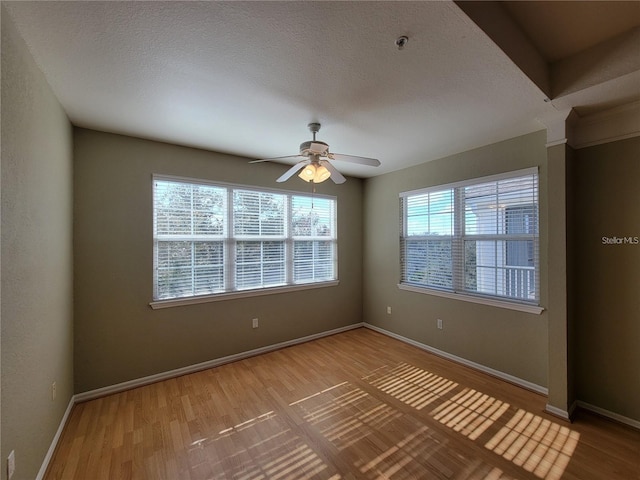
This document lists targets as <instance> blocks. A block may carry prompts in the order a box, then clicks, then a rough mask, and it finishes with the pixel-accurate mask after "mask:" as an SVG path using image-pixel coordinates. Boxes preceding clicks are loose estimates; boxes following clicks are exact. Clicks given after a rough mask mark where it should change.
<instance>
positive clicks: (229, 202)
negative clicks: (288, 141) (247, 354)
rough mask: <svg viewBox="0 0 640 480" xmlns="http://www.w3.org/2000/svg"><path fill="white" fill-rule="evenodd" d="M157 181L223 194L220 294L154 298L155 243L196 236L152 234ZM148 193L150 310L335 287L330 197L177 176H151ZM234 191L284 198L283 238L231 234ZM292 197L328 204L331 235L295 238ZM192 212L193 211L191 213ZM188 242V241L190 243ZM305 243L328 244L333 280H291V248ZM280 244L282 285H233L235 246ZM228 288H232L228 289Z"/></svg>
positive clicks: (334, 218)
mask: <svg viewBox="0 0 640 480" xmlns="http://www.w3.org/2000/svg"><path fill="white" fill-rule="evenodd" d="M157 181H161V182H162V181H168V182H178V183H185V184H190V185H204V186H209V187H217V188H222V189H224V190H225V193H224V194H225V196H226V197H225V210H226V212H225V215H224V224H223V233H222V235H219V236H218V237H220V238H219V239H218V240H217V241H222V242H223V254H222V255H223V261H222V264H223V269H224V271H223V277H224V280H223V285H224V288H225V289H224V290H223V291H220V292H217V293H206V294H202V295H191V296H182V297H171V298H158V293H157V288H158V283H157V282H158V276H157V275H158V260H157V244H158V239H159V238H162V240H165V241H166V240H167V239H168V238H171V239H172V240H175V239H176V238H175V237H180V239H184V240H186V241H194V242H195V241H197V240H198V239H199V238H200V236H199V235H196V234H190V235H189V234H185V235H175V237H173V236H171V235H167V234H164V235H158V234H157V232H156V198H155V195H156V186H155V183H156V182H157ZM151 190H152V205H151V209H152V223H153V225H152V239H153V249H152V256H153V266H152V286H153V296H152V301H151V302H150V303H149V305H150V306H151V308H153V309H159V308H167V307H174V306H181V305H192V304H199V303H208V302H215V301H221V300H229V299H238V298H246V297H254V296H261V295H272V294H278V293H285V292H293V291H299V290H307V289H314V288H324V287H332V286H336V285H338V284H339V279H338V231H337V228H338V220H337V216H338V198H337V197H336V196H334V195H326V194H317V193H315V192H314V193H306V192H299V191H292V190H281V189H274V188H268V187H260V186H253V185H241V184H235V183H227V182H217V181H209V180H205V179H196V178H189V177H180V176H172V175H161V174H153V175H152V178H151ZM238 191H246V192H256V193H264V194H275V195H282V196H284V235H266V236H265V235H262V234H259V235H257V236H255V235H242V234H239V235H236V234H235V232H234V211H233V210H234V196H235V195H234V194H235V192H238ZM294 197H303V198H308V199H309V200H316V199H322V200H329V201H330V202H332V203H331V204H330V210H331V212H330V217H331V220H330V221H331V222H332V225H331V235H325V236H299V235H296V236H294V235H293V228H292V227H293V225H292V214H293V212H292V203H293V198H294ZM191 212H193V210H191ZM212 237H214V236H213V235H212V236H211V237H210V238H209V239H210V240H211V241H214V240H213V238H212ZM190 239H191V240H190ZM300 240H303V241H304V240H306V241H314V240H322V241H329V242H331V244H332V252H331V253H332V257H331V265H332V267H331V268H332V270H333V279H329V280H315V281H313V280H312V281H305V282H298V283H296V282H294V278H293V268H294V267H293V263H294V244H295V242H296V241H300ZM247 241H249V242H253V241H257V242H263V241H266V242H271V241H277V242H283V249H284V251H285V253H284V256H285V260H284V270H285V271H284V277H285V281H284V282H283V283H282V284H278V285H273V286H263V287H251V288H238V287H237V285H236V278H235V276H236V271H235V270H236V268H235V267H234V265H235V264H236V248H237V245H238V244H239V243H241V242H247ZM194 261H195V260H192V264H191V265H192V267H191V268H192V269H193V268H194V263H193V262H194ZM230 286H232V287H233V288H229V287H230Z"/></svg>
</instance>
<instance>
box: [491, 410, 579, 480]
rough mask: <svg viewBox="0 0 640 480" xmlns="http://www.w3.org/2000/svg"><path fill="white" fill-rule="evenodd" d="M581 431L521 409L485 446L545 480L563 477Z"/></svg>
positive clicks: (555, 479)
mask: <svg viewBox="0 0 640 480" xmlns="http://www.w3.org/2000/svg"><path fill="white" fill-rule="evenodd" d="M579 439H580V434H579V433H578V432H574V431H572V430H571V429H569V428H567V427H564V426H561V425H558V424H556V423H553V422H551V421H550V420H546V419H544V418H542V417H539V416H537V415H534V414H533V413H531V412H527V411H526V410H522V409H520V410H518V411H517V412H516V413H515V415H514V416H513V417H512V418H511V419H510V420H509V422H508V423H507V424H505V425H504V426H503V427H502V428H501V429H500V431H499V432H498V433H497V434H496V435H495V436H494V437H493V438H492V439H491V440H489V441H488V442H487V443H486V444H485V447H486V448H487V449H489V450H491V451H493V452H495V453H497V454H498V455H501V456H502V457H504V458H506V459H507V460H509V461H511V462H513V463H514V464H516V465H518V466H519V467H522V468H523V469H525V470H526V471H527V472H531V473H533V474H534V475H535V476H536V477H538V478H542V479H545V480H557V479H560V478H561V477H562V474H563V473H564V470H565V468H566V467H567V465H568V463H569V461H570V460H571V456H572V455H573V452H574V451H575V449H576V446H577V445H578V441H579Z"/></svg>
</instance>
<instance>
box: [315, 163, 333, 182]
mask: <svg viewBox="0 0 640 480" xmlns="http://www.w3.org/2000/svg"><path fill="white" fill-rule="evenodd" d="M330 176H331V172H330V171H329V170H328V169H327V167H325V166H324V165H320V166H319V167H317V168H316V174H315V175H314V176H313V183H322V182H324V181H325V180H326V179H328V178H329V177H330Z"/></svg>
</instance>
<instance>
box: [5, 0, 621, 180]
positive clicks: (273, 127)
mask: <svg viewBox="0 0 640 480" xmlns="http://www.w3.org/2000/svg"><path fill="white" fill-rule="evenodd" d="M3 4H4V5H6V11H8V12H9V14H10V16H11V18H12V19H13V20H14V22H15V23H16V25H17V27H18V30H19V32H20V33H21V35H22V36H23V37H24V39H25V41H26V43H27V45H28V47H29V49H30V50H31V52H32V54H33V56H34V58H35V60H36V62H37V63H38V65H39V66H40V68H41V69H42V70H43V72H44V74H45V76H46V78H47V79H48V81H49V83H50V85H51V87H52V88H53V90H54V92H55V94H56V95H57V97H58V98H59V100H60V102H61V104H62V105H63V107H64V108H65V110H66V112H67V114H68V116H69V118H70V120H71V121H72V122H73V124H74V125H78V126H82V127H88V128H94V129H97V130H103V131H108V132H115V133H123V134H128V135H134V136H139V137H143V138H150V139H157V140H162V141H166V142H171V143H176V144H182V145H188V146H194V147H199V148H205V149H209V150H216V151H221V152H227V153H233V154H238V155H241V156H244V157H249V158H265V157H276V156H282V155H293V154H296V153H297V150H298V145H299V144H300V143H301V142H302V141H304V140H308V139H310V134H309V132H308V130H307V124H308V123H309V122H312V121H317V122H321V123H322V130H321V131H320V133H319V135H318V139H320V140H323V141H326V142H327V143H329V144H330V145H331V148H332V151H334V152H338V153H345V154H351V155H362V156H367V157H375V158H378V159H380V161H381V162H382V165H381V166H380V167H378V168H372V167H365V166H357V165H351V164H346V163H342V162H335V163H336V167H337V168H338V169H339V170H341V171H342V172H344V173H345V174H348V175H355V176H361V177H368V176H373V175H377V174H381V173H385V172H389V171H393V170H397V169H400V168H404V167H406V166H410V165H415V164H418V163H422V162H425V161H428V160H433V159H435V158H440V157H443V156H446V155H450V154H453V153H456V152H460V151H464V150H468V149H470V148H474V147H478V146H481V145H486V144H489V143H492V142H496V141H500V140H504V139H507V138H511V137H513V136H517V135H521V134H524V133H528V132H532V131H535V130H539V129H542V128H543V125H542V124H540V123H539V122H538V121H537V119H538V118H544V117H548V116H549V115H550V114H551V113H552V112H553V111H554V108H555V107H554V105H553V104H552V103H546V102H545V101H544V99H545V97H546V96H547V95H546V94H545V93H544V92H543V91H541V90H540V88H538V87H537V86H536V84H535V83H534V82H532V81H531V80H530V79H529V78H528V77H527V76H526V75H525V74H524V73H523V72H522V71H521V70H520V69H519V68H518V66H517V65H516V64H515V63H514V61H513V60H511V59H510V58H509V57H508V56H507V55H505V53H504V52H503V51H502V50H501V49H500V48H499V47H498V45H496V43H495V42H494V40H492V39H491V38H489V36H487V35H486V34H485V33H484V32H483V31H482V30H481V29H480V28H479V27H478V26H477V25H476V24H475V23H474V22H473V21H472V20H471V19H470V18H469V17H468V16H467V15H466V14H465V13H463V11H462V10H461V9H460V8H459V7H458V6H457V5H456V4H455V3H452V2H448V1H441V2H240V1H238V2H3ZM400 35H407V36H408V37H409V43H408V45H407V46H406V48H405V49H404V50H402V51H399V50H398V49H397V48H396V46H395V40H396V38H397V37H398V36H400ZM631 88H632V89H633V85H632V86H631ZM627 93H628V92H627ZM581 101H582V102H584V101H586V102H591V101H593V100H592V99H589V98H587V100H584V99H583V98H581ZM565 103H566V102H565ZM565 106H566V105H563V107H565ZM176 161H179V159H176Z"/></svg>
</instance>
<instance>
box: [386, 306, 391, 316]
mask: <svg viewBox="0 0 640 480" xmlns="http://www.w3.org/2000/svg"><path fill="white" fill-rule="evenodd" d="M387 313H388V314H389V315H391V307H387Z"/></svg>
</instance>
